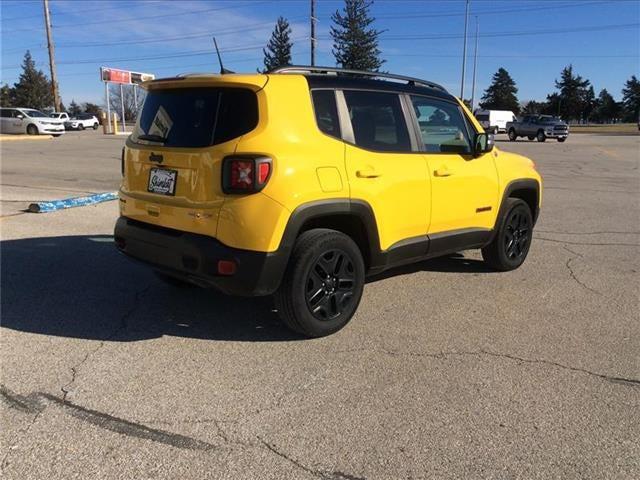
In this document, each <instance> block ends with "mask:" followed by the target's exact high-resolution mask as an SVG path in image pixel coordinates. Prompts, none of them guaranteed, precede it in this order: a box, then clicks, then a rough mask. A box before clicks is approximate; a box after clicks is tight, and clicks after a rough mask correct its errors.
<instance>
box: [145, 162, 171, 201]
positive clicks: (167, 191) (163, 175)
mask: <svg viewBox="0 0 640 480" xmlns="http://www.w3.org/2000/svg"><path fill="white" fill-rule="evenodd" d="M177 177H178V171H177V170H167V169H165V168H152V169H151V171H150V172H149V187H148V188H147V190H148V191H149V192H151V193H159V194H161V195H175V194H176V178H177Z"/></svg>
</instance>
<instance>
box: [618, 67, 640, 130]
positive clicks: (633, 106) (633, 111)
mask: <svg viewBox="0 0 640 480" xmlns="http://www.w3.org/2000/svg"><path fill="white" fill-rule="evenodd" d="M622 106H623V108H624V113H625V120H627V121H629V122H637V121H638V117H639V116H640V80H638V78H637V77H636V76H635V75H631V78H630V79H629V80H627V81H626V83H625V84H624V88H623V89H622Z"/></svg>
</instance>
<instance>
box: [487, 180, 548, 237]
mask: <svg viewBox="0 0 640 480" xmlns="http://www.w3.org/2000/svg"><path fill="white" fill-rule="evenodd" d="M516 190H531V191H534V192H535V193H536V202H535V208H534V209H533V211H532V212H531V216H532V217H533V225H534V226H535V224H536V221H537V220H538V215H539V213H540V183H539V182H538V181H537V180H535V179H533V178H521V179H517V180H512V181H510V182H509V183H508V184H507V186H506V187H505V189H504V191H503V192H502V199H501V201H500V207H499V208H498V215H497V216H496V222H495V224H494V225H493V235H491V240H493V237H494V236H495V234H496V233H497V231H498V224H499V223H500V219H501V218H502V217H503V215H504V214H505V213H506V208H507V207H506V204H507V198H509V197H511V194H512V193H513V192H515V191H516ZM489 243H490V242H489Z"/></svg>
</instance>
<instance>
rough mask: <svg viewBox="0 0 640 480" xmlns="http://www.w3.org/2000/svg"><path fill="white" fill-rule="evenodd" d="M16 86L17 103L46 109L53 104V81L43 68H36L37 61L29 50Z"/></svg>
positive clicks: (17, 104)
mask: <svg viewBox="0 0 640 480" xmlns="http://www.w3.org/2000/svg"><path fill="white" fill-rule="evenodd" d="M14 87H15V105H16V106H19V107H27V108H35V109H36V110H44V109H47V108H51V107H52V106H53V94H52V93H51V82H50V81H49V79H48V78H47V76H46V75H45V74H44V73H42V70H38V69H36V62H34V60H33V58H31V53H30V52H29V50H27V53H25V54H24V61H23V62H22V73H21V74H20V80H19V81H18V83H16V84H15V85H14Z"/></svg>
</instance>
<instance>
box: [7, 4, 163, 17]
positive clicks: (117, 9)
mask: <svg viewBox="0 0 640 480" xmlns="http://www.w3.org/2000/svg"><path fill="white" fill-rule="evenodd" d="M162 1H165V0H147V1H146V3H159V2H162ZM54 5H55V3H54ZM121 8H122V7H119V8H113V5H111V6H109V7H105V8H90V9H85V10H83V11H84V12H90V13H95V12H103V11H107V10H111V11H113V12H116V11H119V10H121ZM54 13H55V14H56V15H57V16H60V15H70V13H62V12H57V13H56V12H54ZM74 13H75V12H74ZM41 17H42V15H41V14H39V13H38V14H36V15H25V16H17V17H9V18H5V17H2V21H3V22H11V21H15V20H27V19H30V18H41Z"/></svg>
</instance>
